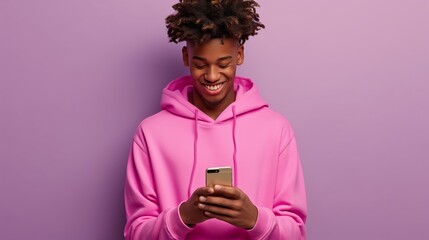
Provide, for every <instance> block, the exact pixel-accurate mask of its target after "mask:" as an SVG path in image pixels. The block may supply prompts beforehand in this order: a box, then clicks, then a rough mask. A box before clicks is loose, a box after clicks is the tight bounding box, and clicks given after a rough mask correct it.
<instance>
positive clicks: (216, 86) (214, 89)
mask: <svg viewBox="0 0 429 240" xmlns="http://www.w3.org/2000/svg"><path fill="white" fill-rule="evenodd" d="M222 84H223V83H221V84H217V85H204V86H205V87H206V88H207V89H208V90H210V91H216V90H218V89H219V88H220V87H222Z"/></svg>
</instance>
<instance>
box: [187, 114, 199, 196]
mask: <svg viewBox="0 0 429 240" xmlns="http://www.w3.org/2000/svg"><path fill="white" fill-rule="evenodd" d="M194 126H195V130H194V134H195V135H194V162H193V164H192V171H191V177H190V179H189V185H188V197H190V196H191V194H192V193H191V187H192V181H193V180H194V174H195V168H196V167H197V147H198V145H197V143H198V110H195V125H194Z"/></svg>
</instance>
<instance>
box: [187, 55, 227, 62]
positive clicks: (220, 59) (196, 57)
mask: <svg viewBox="0 0 429 240" xmlns="http://www.w3.org/2000/svg"><path fill="white" fill-rule="evenodd" d="M231 58H232V56H226V57H221V58H219V59H217V62H220V61H224V60H227V59H231ZM192 59H197V60H201V61H207V59H205V58H203V57H199V56H194V57H192Z"/></svg>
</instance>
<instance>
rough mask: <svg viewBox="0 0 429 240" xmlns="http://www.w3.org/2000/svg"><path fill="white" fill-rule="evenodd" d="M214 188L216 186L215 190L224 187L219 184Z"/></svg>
mask: <svg viewBox="0 0 429 240" xmlns="http://www.w3.org/2000/svg"><path fill="white" fill-rule="evenodd" d="M214 188H215V190H220V189H221V188H222V187H221V186H219V185H215V186H214Z"/></svg>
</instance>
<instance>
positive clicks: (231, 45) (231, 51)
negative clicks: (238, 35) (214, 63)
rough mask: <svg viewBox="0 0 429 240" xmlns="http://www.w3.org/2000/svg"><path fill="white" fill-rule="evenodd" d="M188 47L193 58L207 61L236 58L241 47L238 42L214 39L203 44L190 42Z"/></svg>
mask: <svg viewBox="0 0 429 240" xmlns="http://www.w3.org/2000/svg"><path fill="white" fill-rule="evenodd" d="M187 47H188V50H189V54H190V55H191V57H194V56H198V57H201V58H205V59H217V58H222V57H227V56H231V57H234V56H235V55H236V54H237V49H238V47H239V44H238V40H235V39H223V40H222V39H220V38H214V39H210V40H208V41H205V42H203V43H201V44H198V45H197V44H193V43H190V42H188V43H187Z"/></svg>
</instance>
